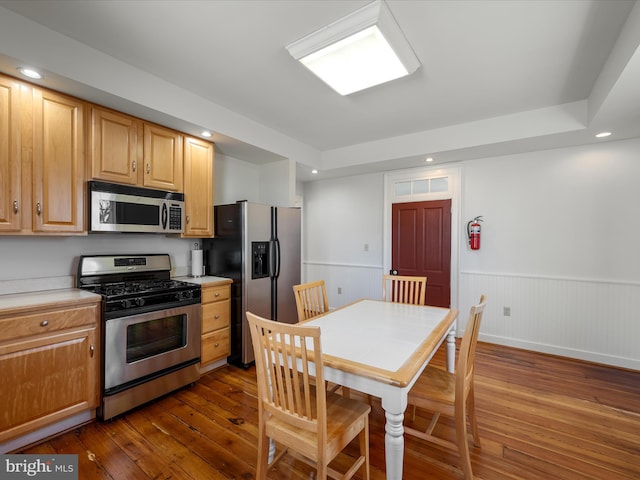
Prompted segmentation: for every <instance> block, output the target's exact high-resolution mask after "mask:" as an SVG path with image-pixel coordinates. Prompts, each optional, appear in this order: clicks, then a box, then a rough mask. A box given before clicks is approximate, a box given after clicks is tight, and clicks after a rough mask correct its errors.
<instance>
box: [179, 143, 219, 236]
mask: <svg viewBox="0 0 640 480" xmlns="http://www.w3.org/2000/svg"><path fill="white" fill-rule="evenodd" d="M213 157H214V145H213V144H212V143H210V142H205V141H203V140H200V139H198V138H192V137H185V141H184V203H185V230H184V233H183V234H182V236H183V237H196V238H204V237H213Z"/></svg>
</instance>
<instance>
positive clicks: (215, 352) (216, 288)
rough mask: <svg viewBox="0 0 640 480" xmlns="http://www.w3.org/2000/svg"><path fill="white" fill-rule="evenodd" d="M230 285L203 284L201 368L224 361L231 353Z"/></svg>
mask: <svg viewBox="0 0 640 480" xmlns="http://www.w3.org/2000/svg"><path fill="white" fill-rule="evenodd" d="M229 283H230V281H229ZM229 283H223V284H220V283H212V284H206V283H204V284H202V352H201V354H200V366H201V367H206V366H207V365H208V364H211V363H213V362H215V361H218V360H222V359H224V358H226V357H228V356H229V354H230V353H231V343H230V341H231V340H230V338H231V337H230V335H231V324H230V318H231V300H230V298H231V286H230V285H229Z"/></svg>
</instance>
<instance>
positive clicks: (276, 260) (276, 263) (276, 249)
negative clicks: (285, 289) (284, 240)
mask: <svg viewBox="0 0 640 480" xmlns="http://www.w3.org/2000/svg"><path fill="white" fill-rule="evenodd" d="M271 245H272V250H271V253H272V255H271V258H272V259H273V260H272V264H271V265H272V269H271V276H272V277H273V278H278V277H279V276H280V240H278V239H277V238H276V239H275V240H273V241H272V243H271Z"/></svg>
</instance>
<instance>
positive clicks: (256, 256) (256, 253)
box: [251, 242, 269, 279]
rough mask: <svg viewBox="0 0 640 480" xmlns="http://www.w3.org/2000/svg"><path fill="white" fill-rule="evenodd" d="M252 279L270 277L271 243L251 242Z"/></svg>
mask: <svg viewBox="0 0 640 480" xmlns="http://www.w3.org/2000/svg"><path fill="white" fill-rule="evenodd" d="M251 261H252V267H251V278H252V279H256V278H265V277H268V276H269V242H251Z"/></svg>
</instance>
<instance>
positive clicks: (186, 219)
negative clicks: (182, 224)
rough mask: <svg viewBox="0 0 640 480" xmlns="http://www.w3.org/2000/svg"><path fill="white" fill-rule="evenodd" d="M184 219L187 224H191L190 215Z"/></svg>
mask: <svg viewBox="0 0 640 480" xmlns="http://www.w3.org/2000/svg"><path fill="white" fill-rule="evenodd" d="M184 219H185V221H186V222H187V223H189V220H190V218H189V215H187V216H186V217H185V218H184Z"/></svg>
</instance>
